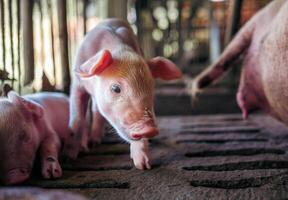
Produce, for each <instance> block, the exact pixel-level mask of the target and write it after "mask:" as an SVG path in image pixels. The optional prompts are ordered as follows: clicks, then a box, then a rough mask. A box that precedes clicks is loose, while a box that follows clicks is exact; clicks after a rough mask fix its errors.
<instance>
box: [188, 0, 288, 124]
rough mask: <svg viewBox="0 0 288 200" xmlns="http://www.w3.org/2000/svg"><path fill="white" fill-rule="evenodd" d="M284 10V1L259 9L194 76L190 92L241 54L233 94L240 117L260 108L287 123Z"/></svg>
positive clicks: (286, 7)
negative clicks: (217, 56)
mask: <svg viewBox="0 0 288 200" xmlns="http://www.w3.org/2000/svg"><path fill="white" fill-rule="evenodd" d="M287 11H288V1H287V0H277V1H272V2H271V3H270V4H268V5H267V6H266V7H265V8H263V9H262V10H260V11H259V12H258V13H257V14H256V15H255V16H253V17H252V19H251V20H249V21H248V22H247V23H246V24H245V25H244V26H243V27H242V28H241V30H240V31H239V32H238V33H237V35H236V36H235V37H234V38H233V40H232V41H231V42H230V44H229V45H228V46H227V47H226V49H225V50H224V52H223V53H222V55H221V56H220V57H219V59H218V60H217V61H216V62H215V63H213V64H212V65H211V66H210V67H209V68H207V69H206V70H204V71H203V72H202V73H201V74H200V75H198V76H197V77H196V78H195V79H194V81H193V84H192V88H193V91H192V92H193V93H194V94H195V93H197V92H198V91H199V90H200V89H202V88H204V87H206V86H208V85H209V84H211V83H212V82H214V81H215V80H217V79H218V78H220V77H221V76H223V74H224V73H225V72H226V71H227V70H228V69H230V67H232V66H233V62H234V61H235V60H237V59H239V58H241V57H242V56H243V57H244V59H243V69H242V73H241V79H240V85H239V88H238V92H237V97H236V98H237V102H238V105H239V107H240V109H241V110H242V115H243V118H244V119H246V118H247V117H248V114H249V113H250V112H252V111H255V110H259V109H262V110H264V111H265V112H267V113H269V114H271V115H272V116H274V117H276V118H278V119H280V120H282V121H283V122H285V123H286V124H288V114H287V110H288V104H287V83H288V82H287V72H288V71H287V64H288V59H287V52H288V48H287V47H288V37H287V34H288V28H287V27H288V14H287Z"/></svg>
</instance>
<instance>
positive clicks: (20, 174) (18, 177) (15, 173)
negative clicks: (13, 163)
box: [4, 168, 30, 185]
mask: <svg viewBox="0 0 288 200" xmlns="http://www.w3.org/2000/svg"><path fill="white" fill-rule="evenodd" d="M29 176H30V172H29V170H27V169H24V168H23V169H22V168H19V169H18V168H17V169H13V170H10V171H9V172H8V173H7V174H6V176H5V177H4V184H6V185H14V184H18V183H22V182H24V181H26V180H27V179H28V178H29Z"/></svg>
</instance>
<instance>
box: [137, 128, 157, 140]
mask: <svg viewBox="0 0 288 200" xmlns="http://www.w3.org/2000/svg"><path fill="white" fill-rule="evenodd" d="M158 134H159V130H158V129H157V128H156V127H153V126H144V127H143V128H142V129H141V130H139V131H137V132H132V133H131V138H132V139H133V140H140V139H142V138H152V137H154V136H156V135H158Z"/></svg>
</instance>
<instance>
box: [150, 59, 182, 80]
mask: <svg viewBox="0 0 288 200" xmlns="http://www.w3.org/2000/svg"><path fill="white" fill-rule="evenodd" d="M147 63H148V65H149V67H150V70H151V73H152V75H153V77H154V78H160V79H162V80H165V81H169V80H174V79H178V78H181V77H182V72H181V71H180V70H179V69H178V67H177V66H176V65H175V64H174V63H173V62H172V61H170V60H168V59H166V58H163V57H155V58H152V59H151V60H149V61H148V62H147Z"/></svg>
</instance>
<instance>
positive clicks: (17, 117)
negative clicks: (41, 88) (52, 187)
mask: <svg viewBox="0 0 288 200" xmlns="http://www.w3.org/2000/svg"><path fill="white" fill-rule="evenodd" d="M0 110H1V114H0V130H1V131H0V142H1V146H0V154H1V155H0V158H1V159H3V160H2V161H1V163H0V174H1V177H0V180H1V181H2V182H3V183H4V184H7V185H11V184H17V183H21V182H23V181H25V180H27V179H28V178H29V176H30V172H31V169H32V166H33V162H34V158H35V155H36V153H37V151H38V153H39V155H40V160H41V171H42V176H43V177H44V178H47V179H50V178H58V177H60V176H61V175H62V170H61V166H60V164H59V162H58V153H59V150H60V140H64V138H65V137H67V135H69V129H68V121H69V99H68V97H67V96H65V95H64V94H61V93H49V92H43V93H38V94H32V95H26V96H23V97H20V96H19V95H18V94H17V93H16V92H13V91H11V92H9V93H8V99H4V98H3V99H1V100H0Z"/></svg>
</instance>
